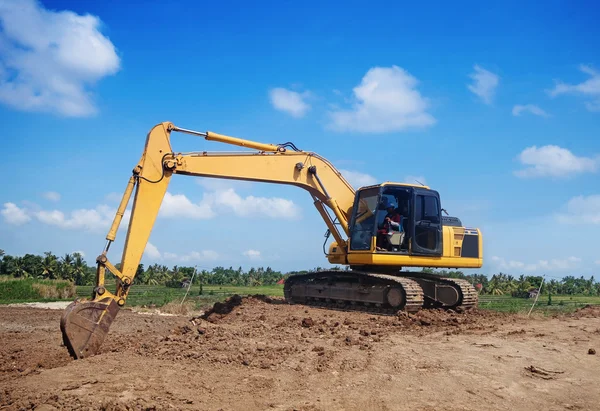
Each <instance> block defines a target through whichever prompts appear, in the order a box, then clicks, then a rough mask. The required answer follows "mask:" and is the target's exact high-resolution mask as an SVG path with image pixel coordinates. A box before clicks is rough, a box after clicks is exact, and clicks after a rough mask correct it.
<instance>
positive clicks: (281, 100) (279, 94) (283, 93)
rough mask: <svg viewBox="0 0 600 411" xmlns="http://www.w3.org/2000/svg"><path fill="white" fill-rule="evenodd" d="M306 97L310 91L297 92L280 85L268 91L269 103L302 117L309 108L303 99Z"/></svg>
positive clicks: (293, 115) (278, 108)
mask: <svg viewBox="0 0 600 411" xmlns="http://www.w3.org/2000/svg"><path fill="white" fill-rule="evenodd" d="M308 97H310V92H308V91H305V92H304V93H298V92H296V91H292V90H287V89H285V88H281V87H278V88H274V89H271V90H270V91H269V98H270V99H271V104H272V105H273V107H275V109H276V110H279V111H283V112H285V113H288V114H289V115H291V116H292V117H297V118H299V117H303V116H304V115H305V114H306V112H307V111H308V110H310V104H308V103H307V102H306V101H305V100H306V99H307V98H308Z"/></svg>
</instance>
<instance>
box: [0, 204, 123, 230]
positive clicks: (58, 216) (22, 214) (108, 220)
mask: <svg viewBox="0 0 600 411" xmlns="http://www.w3.org/2000/svg"><path fill="white" fill-rule="evenodd" d="M116 211H117V210H116V209H115V208H112V207H109V206H107V205H104V204H101V205H98V206H97V207H96V208H91V209H88V208H81V209H76V210H73V211H70V212H68V213H64V212H63V211H60V210H44V209H42V208H40V207H39V206H38V205H37V204H33V203H29V206H28V207H23V208H20V207H18V206H17V205H15V204H14V203H5V204H4V208H3V210H2V215H3V216H4V219H5V221H6V222H8V223H10V224H14V225H21V224H25V223H27V222H29V221H31V220H33V219H36V220H38V221H40V222H41V223H44V224H48V225H52V226H56V227H58V228H61V229H64V230H85V231H91V232H99V231H103V230H107V229H108V228H109V227H110V225H111V224H112V222H113V219H114V217H115V214H116ZM129 218H130V212H129V210H127V211H125V214H124V216H123V221H122V223H121V226H120V228H121V229H123V228H124V227H126V226H127V224H128V222H129Z"/></svg>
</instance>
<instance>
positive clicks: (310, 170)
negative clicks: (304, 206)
mask: <svg viewBox="0 0 600 411" xmlns="http://www.w3.org/2000/svg"><path fill="white" fill-rule="evenodd" d="M172 132H183V133H188V134H193V135H197V136H201V137H204V138H205V139H206V140H210V141H217V142H221V143H225V144H230V145H236V146H241V147H245V148H248V149H253V150H254V151H244V152H206V151H204V152H193V153H175V152H174V151H173V149H172V147H171V141H170V137H171V133H172ZM174 174H182V175H190V176H198V177H208V178H225V179H234V180H246V181H258V182H266V183H276V184H287V185H294V186H297V187H300V188H302V189H304V190H306V191H308V192H309V193H310V195H311V196H312V198H313V202H314V205H315V207H316V208H317V210H318V211H319V214H320V215H321V216H322V218H323V220H324V221H325V224H326V225H327V227H328V229H329V230H330V232H331V234H332V235H333V237H334V239H335V240H336V242H337V243H338V245H339V246H340V247H338V249H340V250H345V249H346V247H345V245H346V240H345V239H344V237H343V234H345V236H346V238H347V236H348V225H349V220H350V215H351V213H352V207H353V202H354V197H355V191H354V189H353V188H352V186H351V185H350V184H349V183H348V182H347V181H346V180H345V179H344V178H343V176H342V175H341V173H340V172H339V171H337V170H336V169H335V167H334V166H333V165H332V164H331V163H329V162H328V161H327V160H326V159H324V158H322V157H320V156H319V155H317V154H315V153H311V152H305V151H301V150H298V149H297V148H296V147H295V146H294V145H293V144H291V143H284V144H279V145H274V144H264V143H258V142H253V141H249V140H244V139H240V138H235V137H229V136H224V135H221V134H217V133H212V132H198V131H192V130H187V129H182V128H179V127H176V126H174V125H173V124H172V123H169V122H166V123H161V124H158V125H156V126H155V127H154V128H153V129H152V130H151V131H150V133H148V136H147V138H146V145H145V148H144V152H143V154H142V157H141V159H140V161H139V163H138V164H137V165H136V166H135V168H134V169H133V174H132V176H131V177H130V179H129V182H128V183H127V186H126V189H125V193H124V195H123V198H122V200H121V203H120V204H119V208H118V209H117V212H116V215H115V218H114V221H113V224H112V225H111V228H110V230H109V232H108V235H107V236H106V240H107V243H106V246H105V248H104V251H103V252H102V254H101V255H100V256H98V258H97V259H96V263H97V273H96V286H95V288H94V292H93V295H92V299H91V300H89V301H88V300H77V301H74V302H73V303H72V304H71V305H69V307H67V309H66V310H65V312H64V313H63V316H62V319H61V330H62V335H63V342H64V344H65V345H66V347H67V348H68V350H69V352H70V354H71V355H72V356H73V357H74V358H84V357H88V356H90V355H94V354H96V353H97V352H98V350H99V349H100V346H101V345H102V342H103V341H104V338H105V337H106V335H107V333H108V330H109V328H110V325H111V323H112V322H113V320H114V318H115V317H116V315H117V314H118V312H119V310H120V308H121V307H123V306H124V305H125V301H126V299H127V294H128V292H129V289H130V287H131V285H132V284H133V280H134V277H135V274H136V271H137V268H138V265H139V263H140V261H141V258H142V255H143V253H144V250H145V248H146V245H147V243H148V240H149V238H150V234H151V231H152V228H153V226H154V223H155V221H156V217H157V216H158V212H159V209H160V206H161V204H162V201H163V198H164V196H165V193H166V192H167V188H168V186H169V182H170V180H171V178H172V177H173V175H174ZM134 191H135V195H134V200H133V206H132V209H131V216H130V220H129V226H128V230H127V236H126V239H125V245H124V248H123V255H122V257H121V264H120V267H119V268H117V267H115V265H113V264H112V263H111V262H110V261H109V259H108V256H107V253H108V251H109V249H110V246H111V244H112V242H114V241H115V239H116V234H117V230H118V228H119V225H120V223H121V220H122V219H123V217H124V215H125V211H126V209H127V205H128V204H129V202H130V199H131V195H132V194H133V193H134ZM330 212H332V213H333V217H332V216H331V214H330ZM336 220H337V222H338V223H339V225H340V226H341V229H342V233H341V232H340V231H339V230H338V228H337V225H336V224H335V221H336ZM106 270H108V271H110V272H111V273H112V274H113V275H114V276H115V277H116V282H117V287H116V291H115V293H114V294H113V293H111V292H110V291H108V290H107V289H106V287H105V274H106Z"/></svg>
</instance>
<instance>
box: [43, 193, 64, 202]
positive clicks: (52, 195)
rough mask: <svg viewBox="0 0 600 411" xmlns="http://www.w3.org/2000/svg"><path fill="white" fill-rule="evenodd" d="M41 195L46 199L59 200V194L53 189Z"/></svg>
mask: <svg viewBox="0 0 600 411" xmlns="http://www.w3.org/2000/svg"><path fill="white" fill-rule="evenodd" d="M42 195H43V196H44V198H45V199H46V200H49V201H54V202H57V201H60V194H59V193H57V192H55V191H48V192H45V193H44V194H42Z"/></svg>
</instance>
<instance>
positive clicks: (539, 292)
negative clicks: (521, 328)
mask: <svg viewBox="0 0 600 411" xmlns="http://www.w3.org/2000/svg"><path fill="white" fill-rule="evenodd" d="M545 279H546V276H543V277H542V283H541V284H540V288H539V290H538V292H537V294H536V296H535V301H534V302H533V304H532V305H531V308H530V309H529V313H528V314H527V317H529V316H530V315H531V311H532V310H533V307H535V303H537V300H538V298H539V297H540V294H541V293H542V287H543V286H544V280H545Z"/></svg>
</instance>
